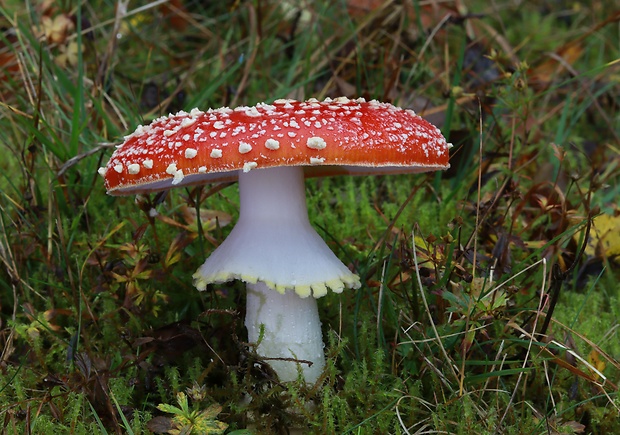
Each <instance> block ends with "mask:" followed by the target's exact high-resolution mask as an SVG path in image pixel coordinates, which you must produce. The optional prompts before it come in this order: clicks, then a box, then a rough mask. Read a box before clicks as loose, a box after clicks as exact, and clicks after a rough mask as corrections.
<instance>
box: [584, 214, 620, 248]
mask: <svg viewBox="0 0 620 435" xmlns="http://www.w3.org/2000/svg"><path fill="white" fill-rule="evenodd" d="M584 232H585V230H583V231H580V232H578V233H575V235H574V238H575V240H576V241H577V243H580V242H582V238H583V234H584ZM585 252H586V255H588V256H589V257H598V258H613V257H617V256H619V255H620V216H612V215H609V214H601V215H599V216H597V217H595V218H594V219H593V221H592V227H591V228H590V239H589V240H588V245H587V246H586V251H585Z"/></svg>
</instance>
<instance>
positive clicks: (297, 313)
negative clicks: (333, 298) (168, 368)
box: [100, 98, 450, 383]
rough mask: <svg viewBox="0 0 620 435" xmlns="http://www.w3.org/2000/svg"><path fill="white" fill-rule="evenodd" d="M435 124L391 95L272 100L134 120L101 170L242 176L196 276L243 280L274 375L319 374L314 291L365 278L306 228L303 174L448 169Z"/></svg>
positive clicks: (120, 191)
mask: <svg viewBox="0 0 620 435" xmlns="http://www.w3.org/2000/svg"><path fill="white" fill-rule="evenodd" d="M449 147H450V145H449V144H447V143H446V140H445V139H444V137H443V136H442V135H441V132H440V131H439V130H438V129H437V128H436V127H434V126H433V125H431V124H429V123H428V122H427V121H425V120H423V119H422V118H420V117H419V116H417V115H416V114H415V113H414V112H413V111H411V110H404V109H401V108H398V107H395V106H393V105H391V104H387V103H381V102H378V101H369V102H367V101H365V100H364V99H357V100H349V99H348V98H336V99H329V98H327V99H325V100H324V101H318V100H316V99H311V100H308V101H305V102H299V101H294V100H276V101H275V102H274V103H273V104H258V105H256V106H254V107H238V108H235V109H230V108H227V107H225V108H221V109H215V110H212V109H209V110H208V111H206V112H202V111H200V110H198V109H193V110H192V111H191V112H189V113H187V112H179V113H177V114H176V115H169V116H167V117H162V118H159V119H156V120H155V121H153V122H152V123H151V124H150V125H148V126H139V127H138V128H137V129H136V131H135V132H134V133H133V134H131V135H129V136H127V137H126V138H125V142H124V143H123V144H122V145H120V147H119V148H118V149H117V150H116V151H115V152H114V154H113V155H112V157H111V158H110V161H109V162H108V164H107V166H106V167H105V168H101V169H100V173H101V174H102V175H103V176H104V178H105V184H106V187H107V190H108V193H110V194H112V195H130V194H137V193H147V192H153V191H158V190H165V189H169V188H171V187H175V186H187V185H196V184H203V183H208V182H214V181H229V180H233V179H238V180H239V197H240V205H239V220H238V222H237V223H236V225H235V227H234V228H233V229H232V231H231V232H230V234H229V235H228V237H227V238H226V239H225V240H224V241H223V242H222V244H221V245H220V246H219V247H217V249H215V251H213V253H211V256H210V257H209V258H207V260H206V261H205V263H204V264H203V265H202V266H201V267H200V268H199V269H198V271H197V272H196V273H195V274H194V284H195V286H196V287H197V288H198V289H199V290H205V288H206V286H207V284H211V283H222V282H226V281H229V280H233V279H240V280H242V281H244V282H245V283H246V287H247V307H246V320H245V324H246V327H247V329H248V338H249V340H250V342H254V343H257V342H258V346H257V349H256V350H257V352H258V354H259V355H261V356H262V357H264V358H265V359H266V360H267V361H268V362H269V364H270V365H271V366H272V368H273V369H274V370H275V372H276V373H277V374H278V376H279V378H280V380H281V381H284V382H286V381H292V380H295V379H297V377H298V373H299V372H298V370H299V369H301V372H302V374H303V378H304V379H305V381H306V382H309V383H314V382H315V381H316V380H317V379H318V377H319V376H320V374H321V372H322V370H323V367H324V364H325V357H324V352H323V340H322V334H321V323H320V320H319V315H318V310H317V303H316V298H319V297H321V296H324V295H326V294H327V292H328V290H331V291H333V292H335V293H340V292H342V291H343V290H344V289H345V288H354V289H355V288H359V286H360V280H359V278H358V277H357V275H355V274H354V273H352V272H351V271H350V270H349V269H348V268H347V267H346V266H345V265H344V264H343V263H342V262H341V261H340V260H339V259H338V258H337V257H336V256H335V255H334V253H332V251H331V250H330V249H329V248H328V247H327V245H326V244H325V242H324V241H323V240H322V239H321V237H320V236H319V235H318V234H317V233H316V231H315V230H314V229H313V228H312V226H311V225H310V221H309V219H308V211H307V208H306V202H305V194H304V176H322V175H339V174H356V175H357V174H392V173H415V172H425V171H434V170H439V169H447V168H448V167H449V165H448V148H449Z"/></svg>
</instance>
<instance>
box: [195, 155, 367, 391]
mask: <svg viewBox="0 0 620 435" xmlns="http://www.w3.org/2000/svg"><path fill="white" fill-rule="evenodd" d="M239 202H240V216H239V221H238V222H237V224H236V225H235V227H234V228H233V230H232V231H231V232H230V235H229V236H228V237H227V238H226V240H224V242H222V244H221V245H220V246H219V247H218V248H217V249H216V250H215V251H214V252H213V253H212V254H211V256H210V257H209V258H208V259H207V260H206V261H205V263H204V264H203V265H202V266H201V267H200V269H198V271H197V272H196V273H195V274H194V280H195V281H194V283H195V285H196V287H197V288H198V289H199V290H204V289H205V287H206V286H207V284H209V283H218V282H225V281H229V280H232V279H240V280H242V281H244V282H246V283H247V290H248V296H247V313H246V316H247V317H246V326H247V328H248V335H249V340H250V342H254V343H256V342H257V341H259V338H260V344H259V346H258V348H257V352H258V354H259V355H261V356H262V357H264V358H266V359H267V360H268V362H269V364H270V365H271V366H272V367H273V369H274V370H275V371H276V373H277V374H278V376H279V377H280V379H281V380H282V381H285V382H287V381H292V380H294V379H297V373H298V372H297V367H298V363H296V362H291V361H282V360H272V359H271V358H289V359H297V360H307V361H311V362H312V366H311V367H309V366H308V364H306V363H301V364H299V367H301V370H302V372H303V377H304V379H305V380H306V382H309V383H313V382H315V381H316V380H317V379H318V377H319V375H320V374H321V372H322V370H323V367H324V365H325V357H324V353H323V340H322V336H321V322H320V320H319V314H318V310H317V304H316V300H315V298H318V297H321V296H324V295H325V294H327V291H328V289H331V290H332V291H334V292H337V293H340V292H341V291H343V289H344V288H345V287H350V288H358V287H359V286H360V282H359V278H358V277H357V276H356V275H355V274H353V273H352V272H351V271H350V270H349V269H348V268H347V267H346V266H345V265H344V264H342V262H341V261H340V260H339V259H338V257H336V256H335V255H334V253H333V252H332V251H331V250H330V249H329V247H328V246H327V245H326V244H325V242H324V241H323V239H321V237H320V236H319V235H318V234H317V233H316V231H314V229H313V228H312V226H311V225H310V221H309V219H308V211H307V208H306V199H305V190H304V174H303V169H302V168H301V167H282V168H273V169H256V170H252V171H250V172H249V173H244V174H240V175H239ZM261 325H264V335H263V336H262V337H260V330H261Z"/></svg>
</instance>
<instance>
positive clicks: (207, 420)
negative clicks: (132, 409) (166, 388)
mask: <svg viewBox="0 0 620 435" xmlns="http://www.w3.org/2000/svg"><path fill="white" fill-rule="evenodd" d="M177 404H178V406H174V405H168V404H165V403H161V404H159V405H157V409H159V410H160V411H162V412H165V413H168V414H173V415H174V417H172V418H169V417H155V418H154V419H153V420H151V422H149V429H150V430H151V431H153V432H155V433H168V434H172V435H181V434H184V435H191V434H195V435H217V434H222V433H224V431H225V430H226V429H227V428H228V425H227V424H226V423H223V422H221V421H218V420H216V417H217V416H218V414H219V413H220V412H222V407H221V406H220V405H218V404H213V405H210V406H208V407H207V408H206V409H198V408H196V407H193V409H190V406H189V400H188V397H187V395H186V394H185V393H184V392H179V393H177Z"/></svg>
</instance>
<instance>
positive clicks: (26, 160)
mask: <svg viewBox="0 0 620 435" xmlns="http://www.w3.org/2000/svg"><path fill="white" fill-rule="evenodd" d="M276 3H278V2H265V1H236V2H233V1H230V2H197V1H193V0H186V1H170V2H152V3H148V4H144V5H136V4H134V2H124V1H123V2H121V1H118V2H112V1H105V0H101V1H91V2H82V3H78V2H74V1H65V2H56V3H53V2H40V3H33V2H26V3H24V2H17V1H10V0H7V1H5V2H2V3H0V7H1V11H2V14H1V17H0V19H1V21H2V29H3V34H2V35H3V36H2V39H1V43H2V48H1V50H0V66H1V68H2V71H1V74H0V80H1V82H2V83H1V85H0V96H1V98H0V101H1V102H0V146H1V149H2V159H0V169H1V171H2V174H1V175H2V176H0V226H1V228H2V230H1V231H0V261H1V263H2V268H1V270H0V343H2V345H1V346H0V425H1V427H2V432H3V433H16V434H17V433H19V434H22V433H24V434H25V433H78V434H82V433H134V434H140V433H150V432H152V431H154V432H156V433H166V432H167V433H174V431H175V430H179V429H181V428H183V429H184V430H185V431H186V432H184V433H190V432H192V431H193V432H192V433H221V432H222V431H226V433H234V434H242V433H286V431H287V430H288V429H290V428H294V427H303V428H305V429H304V430H305V431H306V432H308V433H351V434H361V433H464V434H468V433H481V434H483V433H506V434H513V433H514V434H521V433H553V434H560V433H566V434H573V433H617V432H620V427H619V423H618V422H619V421H620V420H619V419H618V412H619V409H620V408H619V405H620V400H619V399H618V394H617V384H618V382H619V376H618V375H619V373H620V370H619V369H620V363H619V360H620V348H619V347H618V322H619V320H618V319H619V316H620V313H619V311H618V310H619V308H618V307H619V305H618V301H619V297H620V296H619V292H620V287H619V286H618V284H617V282H618V274H619V273H618V266H617V262H616V258H617V256H618V254H619V253H620V239H619V238H618V236H617V234H618V233H619V231H620V219H618V210H617V198H618V197H619V193H620V192H619V189H620V184H619V181H620V177H619V175H620V171H619V170H618V162H619V157H618V156H619V151H618V150H619V149H620V144H619V140H618V131H620V128H619V122H620V121H619V115H618V113H619V112H618V95H619V94H618V90H619V85H618V77H619V75H618V74H619V70H618V63H617V62H618V59H619V58H620V56H619V54H620V51H619V48H618V46H617V41H618V20H619V19H620V4H618V3H617V2H612V3H609V2H601V1H597V0H589V1H586V2H578V3H570V2H566V3H565V2H552V1H542V0H541V1H536V2H509V1H496V2H491V3H489V2H478V1H473V2H469V4H467V5H462V4H460V3H459V5H460V6H459V8H457V5H456V4H455V3H453V2H443V3H434V2H421V1H417V0H414V1H405V2H397V1H387V2H384V3H383V5H380V6H379V5H377V7H376V8H375V9H372V10H364V9H363V8H361V9H360V8H359V7H356V5H357V6H359V5H363V4H364V2H355V1H349V2H344V1H337V2H300V3H299V4H300V5H301V6H299V7H298V6H295V5H296V4H297V3H294V2H279V5H276ZM379 3H381V2H377V4H379ZM347 5H348V6H349V7H348V9H347ZM339 95H347V96H350V97H354V96H355V97H357V96H364V97H366V98H377V99H380V100H389V101H393V102H394V103H396V104H397V105H401V106H406V107H410V108H414V109H415V110H416V111H418V112H420V113H421V114H423V115H424V116H425V117H427V118H428V119H429V120H431V121H432V122H434V123H436V124H437V125H439V126H441V128H442V131H443V132H444V134H445V135H446V136H447V137H449V139H450V141H451V142H453V143H454V145H455V147H454V148H453V150H452V157H451V164H452V167H451V169H450V170H449V171H447V172H446V173H443V174H430V175H424V174H423V175H417V176H390V177H375V178H364V179H362V178H355V179H353V178H348V179H347V178H333V179H321V180H308V182H307V193H308V207H309V210H310V211H311V219H312V222H313V224H314V225H315V226H316V228H317V229H318V231H319V233H320V234H321V235H322V236H324V238H325V239H326V240H327V241H328V243H329V244H330V246H331V247H332V248H333V249H334V251H335V252H336V253H337V254H338V256H339V257H340V258H342V259H343V260H344V261H345V262H346V263H347V264H349V265H350V266H351V267H353V268H355V270H356V271H357V272H358V273H359V274H360V276H361V277H362V282H363V283H364V285H363V286H362V288H361V289H359V290H357V291H349V292H348V293H346V294H344V295H341V296H338V295H328V296H327V297H325V298H323V299H321V300H320V302H319V303H320V310H321V318H322V322H323V329H324V331H326V337H325V338H326V342H327V343H328V346H327V354H328V363H327V367H326V370H325V373H324V376H323V377H322V378H321V380H320V383H319V384H318V385H316V386H306V385H299V384H295V383H293V384H281V383H279V382H278V381H277V379H275V378H274V377H273V373H272V372H271V371H270V370H269V367H268V365H267V364H266V363H265V362H263V361H260V359H259V357H258V356H257V355H256V354H254V353H253V352H252V350H251V347H249V346H248V345H247V343H246V342H245V341H246V339H247V336H246V332H245V329H244V327H243V310H244V307H243V300H244V297H243V287H242V286H241V285H239V284H238V283H230V284H226V285H220V286H213V287H212V288H209V289H208V291H206V292H202V293H201V292H197V291H196V290H195V289H194V288H193V287H192V283H191V274H192V273H193V272H194V271H195V270H196V269H197V268H198V266H199V265H200V263H201V261H202V259H204V258H205V257H206V256H208V254H209V252H210V251H211V250H212V249H213V247H214V246H215V244H217V242H218V241H221V240H223V238H224V237H225V235H226V234H227V232H228V231H230V228H231V226H232V225H231V223H230V222H234V221H235V219H236V217H237V215H238V202H237V193H236V187H235V186H234V185H232V186H224V187H223V188H221V189H211V186H207V187H201V188H192V189H178V190H176V191H171V192H169V193H168V194H167V195H165V196H163V195H151V196H150V197H143V198H140V199H139V200H138V201H136V199H135V198H133V197H128V198H113V197H110V196H107V195H106V194H105V191H104V188H103V183H102V181H101V179H100V177H99V176H98V175H97V168H99V167H100V166H102V164H104V163H105V162H106V161H107V158H108V157H109V156H110V154H111V152H112V148H113V146H114V145H115V144H118V143H120V142H121V141H122V137H123V135H125V134H128V133H129V132H131V131H132V130H133V129H134V128H135V127H136V126H137V125H138V124H140V123H147V122H149V120H151V119H153V118H154V117H156V116H159V115H160V114H166V113H168V112H173V111H176V110H180V109H191V108H192V107H195V106H198V107H201V108H207V107H219V106H223V105H230V106H234V105H240V104H247V105H252V104H254V103H256V102H259V101H272V100H274V99H276V98H283V97H293V98H298V99H303V98H309V97H317V98H322V97H325V96H331V97H335V96H339ZM152 207H155V208H156V209H157V211H158V213H159V216H158V217H156V218H153V217H151V216H149V214H148V211H149V210H150V209H151V208H152ZM197 208H200V216H201V219H200V220H201V222H202V224H203V225H204V226H203V228H204V229H205V231H206V235H205V237H201V236H199V234H200V233H201V232H199V231H198V230H197V221H196V218H195V210H196V209H197ZM173 425H176V429H175V427H174V426H173Z"/></svg>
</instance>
